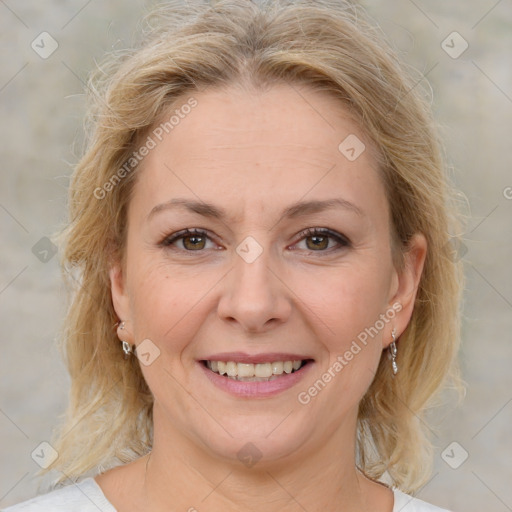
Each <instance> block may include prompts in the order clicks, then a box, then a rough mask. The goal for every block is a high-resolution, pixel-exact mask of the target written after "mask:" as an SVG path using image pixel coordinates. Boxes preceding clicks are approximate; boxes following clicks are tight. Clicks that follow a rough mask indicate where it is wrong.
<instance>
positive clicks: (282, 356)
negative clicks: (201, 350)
mask: <svg viewBox="0 0 512 512" xmlns="http://www.w3.org/2000/svg"><path fill="white" fill-rule="evenodd" d="M305 359H312V358H311V357H309V356H305V355H301V354H291V353H286V352H265V353H261V354H246V353H245V352H222V353H219V354H212V355H210V356H207V357H205V358H204V359H202V360H203V361H226V362H228V361H234V362H235V363H246V364H249V363H253V364H254V363H274V362H276V361H304V360H305Z"/></svg>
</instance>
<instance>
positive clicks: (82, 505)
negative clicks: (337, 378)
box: [0, 477, 450, 512]
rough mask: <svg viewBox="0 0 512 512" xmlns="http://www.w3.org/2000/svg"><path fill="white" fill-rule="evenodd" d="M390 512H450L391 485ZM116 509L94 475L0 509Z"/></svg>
mask: <svg viewBox="0 0 512 512" xmlns="http://www.w3.org/2000/svg"><path fill="white" fill-rule="evenodd" d="M392 491H393V494H394V496H395V504H394V506H393V512H450V511H449V510H446V509H444V508H439V507H436V506H434V505H430V504H429V503H426V502H425V501H422V500H419V499H417V498H413V497H412V496H409V495H408V494H405V493H403V492H402V491H400V490H398V489H396V488H392ZM98 511H100V512H117V511H116V509H115V508H114V506H113V505H112V503H110V502H109V501H108V500H107V498H106V497H105V495H104V494H103V491H102V490H101V487H100V486H99V485H98V484H97V483H96V480H94V478H93V477H89V478H85V479H84V480H82V481H81V482H78V483H76V484H73V485H67V486H66V487H61V488H59V489H55V490H54V491H51V492H49V493H46V494H43V495H41V496H36V497H35V498H32V499H30V500H27V501H24V502H22V503H18V504H17V505H13V506H11V507H7V508H3V509H1V510H0V512H98Z"/></svg>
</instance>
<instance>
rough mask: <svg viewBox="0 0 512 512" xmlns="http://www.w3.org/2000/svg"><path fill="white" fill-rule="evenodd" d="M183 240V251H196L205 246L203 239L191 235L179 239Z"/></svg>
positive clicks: (202, 237)
mask: <svg viewBox="0 0 512 512" xmlns="http://www.w3.org/2000/svg"><path fill="white" fill-rule="evenodd" d="M181 239H182V240H183V247H185V249H189V250H192V251H197V250H198V249H204V245H205V237H204V236H199V235H191V236H183V237H181Z"/></svg>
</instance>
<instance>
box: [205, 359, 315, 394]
mask: <svg viewBox="0 0 512 512" xmlns="http://www.w3.org/2000/svg"><path fill="white" fill-rule="evenodd" d="M198 364H199V366H200V367H201V368H202V370H203V372H204V373H205V375H206V377H207V378H208V379H210V381H211V382H213V384H215V385H216V386H217V387H219V388H220V389H222V390H223V391H225V392H227V393H229V394H230V395H233V396H236V397H242V398H267V397H271V396H275V395H278V394H279V393H282V392H283V391H285V390H287V389H290V388H291V387H293V386H295V384H297V383H298V382H299V381H301V380H302V379H303V378H304V377H305V375H306V374H307V373H309V370H310V368H311V367H312V366H313V361H308V363H307V364H306V365H304V366H302V367H301V368H300V369H299V370H297V371H295V372H293V373H286V374H285V373H283V374H282V375H281V377H278V378H277V379H274V380H270V381H256V382H254V381H253V382H247V381H241V380H234V379H230V378H229V377H224V376H222V375H219V374H218V373H215V372H212V371H211V370H210V369H209V368H207V367H206V366H205V365H204V364H203V363H202V362H198Z"/></svg>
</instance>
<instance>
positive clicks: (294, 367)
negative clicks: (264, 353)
mask: <svg viewBox="0 0 512 512" xmlns="http://www.w3.org/2000/svg"><path fill="white" fill-rule="evenodd" d="M310 361H312V360H311V359H305V360H302V361H301V360H295V361H275V362H273V363H256V364H253V363H237V362H235V361H202V363H203V365H204V366H206V367H207V368H209V369H210V370H211V371H212V372H213V373H216V374H217V375H221V376H223V377H227V378H228V379H232V380H238V381H245V382H267V381H271V380H275V379H279V378H283V377H286V375H289V374H292V373H295V372H298V371H299V370H301V369H302V368H303V367H304V366H305V365H307V364H308V363H309V362H310Z"/></svg>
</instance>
